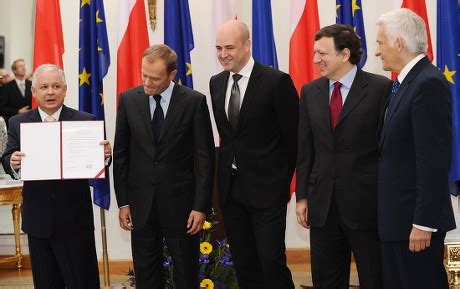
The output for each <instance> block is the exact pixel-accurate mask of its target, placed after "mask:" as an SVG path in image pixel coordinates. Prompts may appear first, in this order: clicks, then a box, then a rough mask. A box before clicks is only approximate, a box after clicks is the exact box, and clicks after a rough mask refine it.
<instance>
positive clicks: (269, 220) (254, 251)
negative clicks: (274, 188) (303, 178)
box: [222, 177, 294, 289]
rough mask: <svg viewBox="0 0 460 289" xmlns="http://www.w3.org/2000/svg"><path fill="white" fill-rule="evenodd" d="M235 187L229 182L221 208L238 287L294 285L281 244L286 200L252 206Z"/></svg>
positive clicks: (285, 288) (274, 288)
mask: <svg viewBox="0 0 460 289" xmlns="http://www.w3.org/2000/svg"><path fill="white" fill-rule="evenodd" d="M234 178H236V177H234ZM233 181H234V180H233ZM235 190H237V186H234V185H233V184H232V188H231V191H230V195H229V198H228V200H227V202H226V204H225V206H224V207H223V208H222V212H223V216H224V223H225V230H226V233H227V237H228V242H229V244H230V251H231V253H232V258H233V265H234V269H235V271H236V275H237V278H238V285H239V288H240V289H281V288H282V289H291V288H292V289H294V284H293V282H292V276H291V272H290V271H289V268H288V267H287V265H286V254H285V251H286V247H285V244H284V236H285V231H286V207H287V206H286V204H280V206H278V207H272V208H263V209H260V208H254V207H252V206H251V205H249V204H248V202H246V201H245V200H244V199H242V198H239V197H236V196H241V195H244V192H241V191H240V192H236V191H235Z"/></svg>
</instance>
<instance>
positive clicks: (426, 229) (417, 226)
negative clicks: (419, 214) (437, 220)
mask: <svg viewBox="0 0 460 289" xmlns="http://www.w3.org/2000/svg"><path fill="white" fill-rule="evenodd" d="M412 226H414V227H415V228H417V229H420V230H422V231H427V232H437V231H438V229H434V228H430V227H425V226H420V225H416V224H412Z"/></svg>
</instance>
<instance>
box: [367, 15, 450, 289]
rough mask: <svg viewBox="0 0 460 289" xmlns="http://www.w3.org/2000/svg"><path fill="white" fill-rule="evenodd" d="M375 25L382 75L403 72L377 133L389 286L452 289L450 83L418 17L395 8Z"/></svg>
mask: <svg viewBox="0 0 460 289" xmlns="http://www.w3.org/2000/svg"><path fill="white" fill-rule="evenodd" d="M377 26H378V32H377V50H376V56H379V57H380V58H381V59H382V66H383V69H384V70H387V71H394V72H397V73H399V75H398V78H397V79H396V80H395V81H394V83H393V88H392V92H391V94H390V97H389V100H388V104H387V106H386V109H385V113H384V114H383V115H382V117H381V120H380V125H379V133H378V139H379V182H378V184H379V187H378V196H379V197H378V227H379V235H380V238H381V241H382V259H383V277H384V287H385V288H391V289H400V288H401V289H402V288H404V289H424V288H426V289H428V288H429V289H437V288H444V289H447V288H448V284H447V276H446V271H445V269H444V264H443V257H444V238H445V236H446V232H447V231H449V230H452V229H454V228H455V220H454V215H453V211H452V203H451V199H450V195H449V178H448V177H449V170H450V165H451V151H452V120H451V93H450V89H449V85H448V83H447V81H446V79H445V77H444V75H443V74H442V73H441V72H440V71H439V70H438V69H437V68H436V67H435V66H433V65H432V64H431V63H430V61H429V59H428V58H427V57H426V55H425V54H426V51H427V47H428V44H427V36H426V28H425V23H424V21H423V19H422V18H421V17H419V16H418V15H417V14H415V13H414V12H412V11H411V10H409V9H397V10H393V11H390V12H388V13H386V14H384V15H382V16H381V17H380V18H379V19H378V20H377Z"/></svg>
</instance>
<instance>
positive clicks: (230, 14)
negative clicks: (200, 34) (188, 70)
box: [212, 0, 237, 73]
mask: <svg viewBox="0 0 460 289" xmlns="http://www.w3.org/2000/svg"><path fill="white" fill-rule="evenodd" d="M213 4H214V6H213V13H212V15H213V24H214V31H213V32H214V34H213V36H212V37H213V38H212V39H213V41H212V44H213V46H214V44H215V35H216V33H217V29H219V26H220V25H221V24H222V23H224V22H226V21H228V20H231V19H236V18H237V13H236V8H235V0H214V1H213ZM214 59H215V61H216V70H215V72H216V73H219V72H220V71H222V65H220V62H219V60H218V59H217V57H215V58H214Z"/></svg>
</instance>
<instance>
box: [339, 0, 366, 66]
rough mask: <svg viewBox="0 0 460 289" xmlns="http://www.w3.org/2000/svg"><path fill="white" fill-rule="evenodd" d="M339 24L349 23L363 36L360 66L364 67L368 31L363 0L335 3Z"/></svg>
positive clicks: (341, 0) (344, 0)
mask: <svg viewBox="0 0 460 289" xmlns="http://www.w3.org/2000/svg"><path fill="white" fill-rule="evenodd" d="M335 9H336V10H337V11H336V18H337V21H336V22H337V23H338V24H347V25H350V26H351V27H353V28H354V29H355V32H356V34H358V36H359V37H361V50H362V52H363V54H362V55H361V60H360V61H359V63H358V67H359V68H363V66H364V64H365V63H366V60H367V45H366V33H365V31H364V21H363V9H362V6H361V0H337V2H336V5H335Z"/></svg>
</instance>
